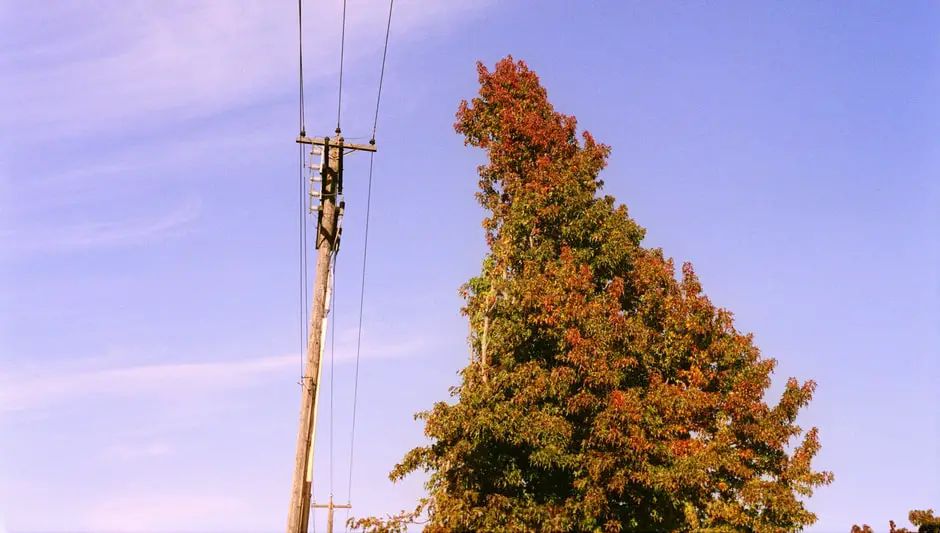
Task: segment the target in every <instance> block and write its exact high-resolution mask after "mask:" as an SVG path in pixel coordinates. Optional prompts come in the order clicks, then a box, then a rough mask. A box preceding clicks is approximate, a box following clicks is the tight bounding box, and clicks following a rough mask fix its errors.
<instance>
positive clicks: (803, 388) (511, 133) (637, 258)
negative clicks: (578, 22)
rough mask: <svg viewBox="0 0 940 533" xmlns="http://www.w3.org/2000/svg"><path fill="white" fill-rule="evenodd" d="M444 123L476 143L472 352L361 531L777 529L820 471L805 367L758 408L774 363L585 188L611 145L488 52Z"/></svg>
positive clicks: (821, 479)
mask: <svg viewBox="0 0 940 533" xmlns="http://www.w3.org/2000/svg"><path fill="white" fill-rule="evenodd" d="M478 72H479V82H480V89H479V94H478V95H477V96H476V97H475V98H473V99H472V100H471V101H470V102H466V101H465V102H462V103H461V105H460V107H459V110H458V112H457V123H456V125H455V127H456V130H457V132H458V133H460V134H461V135H463V136H464V138H465V141H466V144H468V145H471V146H474V147H477V148H480V149H482V150H483V151H484V152H485V153H486V155H487V157H488V161H487V164H485V165H483V166H481V167H480V168H479V175H480V181H479V186H480V190H479V192H478V193H477V199H478V200H479V202H480V204H481V205H482V206H483V207H484V208H485V209H486V211H487V216H486V218H485V219H484V221H483V227H484V229H485V232H486V240H487V244H488V247H489V251H488V254H487V256H486V258H485V260H484V262H483V268H482V271H481V273H480V274H479V276H477V277H475V278H473V279H471V280H470V281H469V282H468V283H467V284H466V286H464V287H463V288H462V291H461V294H462V296H463V297H464V298H465V306H464V308H463V312H464V314H465V315H466V316H467V317H468V320H469V322H470V329H471V335H470V345H471V353H472V358H471V362H470V364H469V365H468V366H467V367H466V368H464V369H463V370H462V371H461V373H460V377H461V382H460V384H459V385H458V386H456V387H454V388H453V389H452V396H453V398H452V401H451V402H449V403H448V402H444V401H442V402H439V403H437V404H436V405H434V406H433V408H432V409H431V410H429V411H427V412H424V413H420V414H419V415H418V417H419V418H420V419H423V420H424V422H425V433H426V435H427V436H428V437H429V438H430V444H429V445H427V446H423V447H419V448H416V449H414V450H411V451H410V452H409V453H408V454H407V455H406V456H405V457H404V459H403V461H402V462H401V464H399V465H398V466H397V467H396V468H395V469H394V471H393V472H392V474H391V478H392V479H393V480H399V479H401V478H403V477H405V476H407V475H408V474H410V473H413V472H416V471H424V472H427V473H428V474H429V480H428V482H427V485H426V488H427V491H428V492H427V497H426V498H424V499H423V500H422V501H421V502H420V503H419V505H418V507H417V509H416V510H415V512H413V513H402V514H401V515H398V516H397V517H392V518H390V519H388V520H378V519H375V518H371V519H365V520H361V521H356V524H355V525H356V526H357V527H359V528H362V529H365V530H366V531H370V532H373V533H379V532H392V531H404V529H403V527H404V524H405V523H407V522H408V521H411V520H414V519H416V518H417V517H418V516H423V517H426V521H425V522H424V531H425V532H426V533H445V532H446V533H457V532H479V531H504V532H523V531H525V532H529V531H551V532H575V531H579V532H580V531H595V532H615V531H713V532H731V531H749V532H756V533H762V532H768V533H769V532H782V531H795V530H799V529H801V528H802V527H804V526H806V525H809V524H812V523H813V522H815V520H816V516H815V515H814V514H813V513H812V512H811V511H810V510H808V509H807V507H806V506H805V500H806V498H808V497H809V496H811V495H812V493H813V490H814V489H815V488H817V487H819V486H822V485H826V484H828V483H830V482H831V481H832V474H831V473H829V472H820V471H816V470H814V469H813V467H812V465H811V463H812V460H813V458H814V456H815V455H816V453H817V452H818V450H819V449H820V444H819V441H818V438H817V435H818V432H817V429H816V428H812V429H810V430H808V431H806V432H804V431H803V430H802V429H801V428H800V427H799V426H798V425H797V424H796V419H797V415H798V413H799V412H800V410H801V409H802V408H803V407H804V406H806V405H807V404H808V403H809V402H810V400H811V398H812V395H813V391H814V389H815V384H814V383H813V382H812V381H807V382H804V383H800V382H798V381H797V380H796V379H793V378H791V379H790V380H788V381H787V383H786V387H785V390H784V391H783V393H782V396H781V397H780V398H779V400H778V401H777V402H776V403H775V404H773V405H769V404H768V403H767V402H766V401H765V398H764V397H765V393H766V391H767V389H768V387H769V386H770V384H771V374H772V372H773V370H774V366H775V360H774V359H771V358H767V357H764V356H762V355H761V353H760V351H759V350H758V348H757V347H756V346H755V344H754V341H753V337H752V335H750V334H744V333H742V332H739V331H738V330H737V329H735V327H734V321H733V318H732V314H731V313H730V312H729V311H727V310H725V309H719V308H716V307H715V306H714V305H713V304H712V303H711V302H710V300H709V298H708V297H706V296H705V294H704V293H703V290H702V286H701V284H700V282H699V279H698V278H697V276H696V274H695V272H694V270H693V268H692V265H691V264H688V263H686V264H684V265H683V266H682V267H681V272H680V273H677V272H676V270H677V269H676V268H675V266H674V264H673V261H672V260H671V259H668V258H667V257H666V256H665V255H664V253H663V251H662V250H660V249H657V248H647V247H644V246H643V245H642V241H643V238H644V233H645V231H644V229H643V228H641V227H640V226H639V225H638V224H637V223H636V222H635V221H634V220H633V219H632V218H631V217H630V216H629V214H628V211H627V208H626V207H625V206H624V205H622V204H621V205H618V204H617V203H616V202H615V200H614V198H612V197H611V196H605V195H602V194H601V191H602V188H603V181H602V180H601V179H600V177H599V175H600V173H601V171H602V170H603V169H604V167H605V166H606V163H607V159H608V156H609V154H610V147H608V146H606V145H604V144H602V143H600V142H598V141H596V140H595V139H594V137H593V136H592V135H591V134H590V133H588V132H586V131H585V132H582V133H581V134H580V135H578V133H577V121H576V120H575V118H574V117H572V116H567V115H564V114H561V113H559V112H557V111H556V110H555V109H554V107H553V106H552V104H551V103H550V102H549V100H548V97H547V93H546V90H545V89H544V88H543V87H542V85H541V84H540V81H539V78H538V77H537V76H536V74H535V73H534V72H533V71H532V70H530V69H529V68H528V67H527V66H526V64H525V63H523V62H521V61H515V60H513V58H512V57H507V58H505V59H503V60H501V61H499V62H498V63H497V64H496V66H495V69H494V70H492V71H490V70H488V69H487V68H486V67H484V66H483V65H482V64H479V65H478Z"/></svg>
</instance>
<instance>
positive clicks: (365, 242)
mask: <svg viewBox="0 0 940 533" xmlns="http://www.w3.org/2000/svg"><path fill="white" fill-rule="evenodd" d="M394 6H395V0H389V3H388V23H387V24H386V26H385V45H384V47H383V50H382V68H381V70H380V72H379V88H378V91H377V93H376V98H375V116H374V118H373V121H372V138H371V140H370V141H369V143H370V144H373V145H374V144H375V132H376V130H377V128H378V123H379V106H380V104H381V102H382V85H383V83H384V81H385V63H386V60H387V59H388V41H389V36H390V34H391V30H392V10H393V9H394ZM374 169H375V152H370V153H369V180H368V185H367V188H366V222H365V231H364V236H363V246H362V276H361V279H360V286H359V326H358V328H357V332H356V367H355V368H356V369H355V378H354V381H353V410H352V421H351V429H350V442H349V480H348V483H347V489H348V495H347V502H348V503H351V502H352V487H353V464H354V461H353V459H354V458H355V449H356V448H355V445H356V414H357V411H358V405H359V363H360V360H361V355H362V319H363V310H364V307H365V294H366V272H367V270H366V264H367V259H368V253H369V220H370V215H371V211H372V176H373V170H374ZM346 518H347V529H346V531H348V519H349V509H348V508H347V509H346Z"/></svg>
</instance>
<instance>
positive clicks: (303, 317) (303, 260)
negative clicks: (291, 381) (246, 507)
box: [297, 0, 308, 380]
mask: <svg viewBox="0 0 940 533" xmlns="http://www.w3.org/2000/svg"><path fill="white" fill-rule="evenodd" d="M303 13H304V11H303V0H297V31H298V34H299V42H300V46H299V59H300V68H299V71H300V76H299V77H300V91H299V92H300V121H299V127H300V135H301V136H304V135H306V117H305V115H306V109H305V106H304V21H303ZM298 149H299V151H300V229H299V232H298V233H299V234H300V250H299V255H300V338H301V344H300V377H301V380H302V379H303V375H304V352H305V351H306V349H307V320H308V319H307V284H308V274H307V224H306V223H305V220H306V213H305V211H306V209H305V208H306V202H304V197H305V194H306V180H305V179H304V178H305V177H306V172H305V170H306V163H305V162H306V159H305V157H304V146H303V145H300V146H299V147H298Z"/></svg>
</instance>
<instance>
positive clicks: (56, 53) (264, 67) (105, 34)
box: [0, 0, 493, 140]
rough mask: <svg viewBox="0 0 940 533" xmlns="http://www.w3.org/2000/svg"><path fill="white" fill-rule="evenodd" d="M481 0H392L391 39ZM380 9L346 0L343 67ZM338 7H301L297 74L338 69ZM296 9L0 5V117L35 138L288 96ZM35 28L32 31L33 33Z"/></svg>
mask: <svg viewBox="0 0 940 533" xmlns="http://www.w3.org/2000/svg"><path fill="white" fill-rule="evenodd" d="M491 4H493V2H492V1H490V0H448V1H447V2H439V1H437V0H400V1H399V2H396V5H395V20H394V24H395V25H394V31H395V40H396V45H402V44H405V43H404V41H408V40H415V39H421V38H422V37H424V36H426V35H427V34H428V33H431V32H435V31H437V30H439V29H441V28H442V27H446V26H448V25H449V24H450V23H455V22H461V21H463V20H465V19H466V18H467V17H469V16H471V15H473V14H475V13H479V12H481V11H483V8H485V7H487V6H488V5H491ZM387 5H388V4H387V2H386V1H385V0H350V1H349V2H348V6H347V28H346V37H347V49H346V53H347V56H346V59H347V62H348V64H349V65H350V66H351V67H352V68H353V69H354V68H355V65H356V61H357V59H358V58H362V57H364V56H366V55H372V56H377V55H378V54H379V53H380V51H381V42H382V39H383V37H384V22H385V17H386V14H387V9H386V8H387ZM341 9H342V2H316V3H309V4H308V6H307V11H306V16H305V19H306V23H307V26H306V27H307V29H308V31H306V32H305V35H304V39H305V60H306V64H307V69H306V72H305V74H306V75H307V76H308V79H310V80H312V81H316V80H317V79H318V78H321V79H322V78H323V77H324V76H329V75H332V74H334V72H335V70H336V69H337V68H338V61H337V60H336V59H337V58H338V46H339V32H340V29H341V25H340V23H339V22H340V16H341ZM296 16H297V9H296V3H292V2H289V1H287V0H281V1H278V2H257V1H254V0H229V1H225V2H222V1H203V2H194V1H189V0H178V1H163V2H149V1H143V0H136V1H135V0H129V1H128V0H122V1H117V0H115V1H110V2H95V3H88V4H83V3H76V4H55V5H52V6H50V5H47V4H36V5H32V4H28V3H22V4H18V7H17V8H16V9H15V10H14V9H9V10H5V11H0V35H2V37H0V49H3V50H6V52H4V53H2V54H0V73H2V74H3V77H4V79H5V81H6V82H7V83H6V84H7V85H8V87H7V88H6V92H7V93H8V98H7V101H8V106H7V109H8V110H9V111H10V112H9V113H4V115H3V118H0V121H2V122H0V125H2V126H6V127H8V128H12V129H15V130H21V131H22V132H23V134H25V135H26V136H28V137H30V138H32V139H33V140H40V139H48V138H50V137H58V136H63V135H72V134H75V133H77V132H81V133H84V134H87V133H95V132H97V133H103V132H108V131H115V130H127V129H139V128H141V127H148V126H153V125H154V124H158V123H165V122H167V121H178V120H183V119H186V118H194V117H199V116H209V115H212V114H215V113H218V112H220V111H224V110H226V109H229V108H232V107H234V106H244V105H250V104H251V103H253V102H258V101H260V100H264V99H269V98H271V97H272V96H276V95H280V94H290V93H291V92H294V91H296V76H297V20H296ZM26 28H29V30H26ZM35 28H42V29H43V34H42V35H41V36H35V35H34V33H35V31H36V30H35ZM370 66H377V65H371V63H370ZM376 74H377V72H376Z"/></svg>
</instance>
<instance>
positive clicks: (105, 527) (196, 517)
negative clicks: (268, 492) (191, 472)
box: [75, 491, 245, 533]
mask: <svg viewBox="0 0 940 533" xmlns="http://www.w3.org/2000/svg"><path fill="white" fill-rule="evenodd" d="M244 512H245V506H244V504H243V502H241V501H239V500H238V499H236V498H231V497H223V496H218V495H210V494H204V493H187V492H184V491H180V492H176V493H174V494H146V495H133V496H123V497H119V498H110V499H108V500H105V501H103V502H101V503H99V504H97V505H95V506H94V507H92V508H91V509H89V510H88V511H86V512H85V513H84V516H80V517H75V521H76V523H77V525H76V526H75V528H76V529H78V528H81V530H85V531H122V532H126V533H136V532H148V533H152V532H155V531H187V530H199V529H202V528H213V527H221V526H223V524H225V523H226V520H230V518H231V517H232V516H238V515H239V514H243V513H244ZM229 523H231V522H229Z"/></svg>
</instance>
